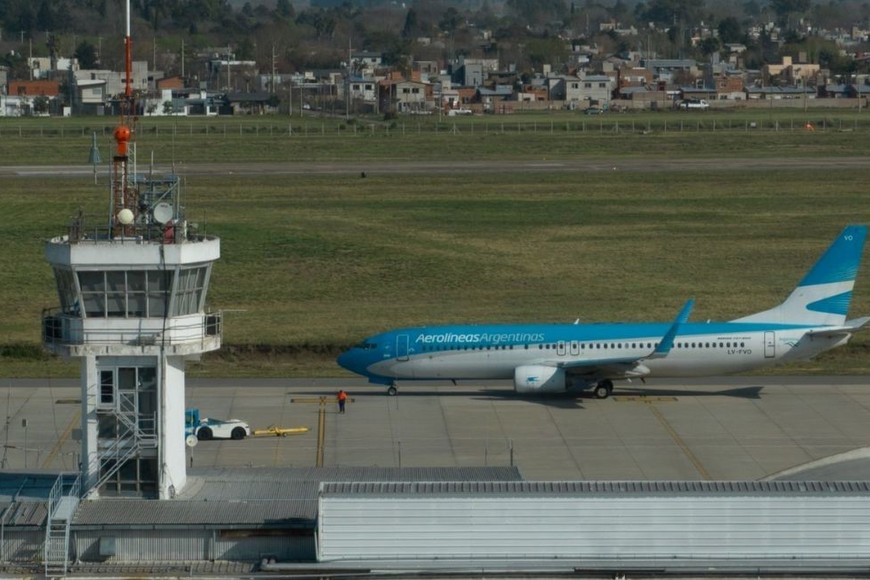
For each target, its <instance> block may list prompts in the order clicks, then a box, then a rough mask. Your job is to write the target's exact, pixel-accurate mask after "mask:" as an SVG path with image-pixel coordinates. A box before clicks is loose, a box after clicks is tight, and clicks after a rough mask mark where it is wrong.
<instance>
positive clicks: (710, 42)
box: [698, 36, 720, 57]
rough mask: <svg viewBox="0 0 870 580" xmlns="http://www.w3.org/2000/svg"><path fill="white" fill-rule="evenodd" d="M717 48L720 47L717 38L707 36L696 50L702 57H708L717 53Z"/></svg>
mask: <svg viewBox="0 0 870 580" xmlns="http://www.w3.org/2000/svg"><path fill="white" fill-rule="evenodd" d="M719 46H720V45H719V39H718V38H714V37H712V36H708V37H707V38H705V39H703V40H702V41H701V43H700V44H699V45H698V48H699V49H700V50H701V53H702V54H703V55H704V56H707V57H709V56H710V55H711V54H713V53H714V52H718V50H719Z"/></svg>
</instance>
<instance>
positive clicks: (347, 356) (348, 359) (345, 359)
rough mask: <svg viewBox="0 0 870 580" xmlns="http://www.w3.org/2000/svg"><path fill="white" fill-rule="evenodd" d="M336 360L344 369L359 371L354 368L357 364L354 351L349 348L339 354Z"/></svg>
mask: <svg viewBox="0 0 870 580" xmlns="http://www.w3.org/2000/svg"><path fill="white" fill-rule="evenodd" d="M335 362H337V363H338V366H340V367H341V368H343V369H347V370H349V371H351V372H357V371H356V369H355V368H354V367H355V366H356V365H355V364H354V357H353V353H352V352H351V351H349V350H346V351H344V352H343V353H341V354H340V355H338V358H337V359H336V360H335Z"/></svg>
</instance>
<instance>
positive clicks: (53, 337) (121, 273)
mask: <svg viewBox="0 0 870 580" xmlns="http://www.w3.org/2000/svg"><path fill="white" fill-rule="evenodd" d="M116 133H117V132H116ZM117 138H118V137H117V135H116V139H117ZM119 158H120V159H119ZM126 158H127V156H126V144H125V147H124V150H123V154H121V146H120V143H119V155H117V156H116V157H115V162H116V165H118V164H122V165H123V167H121V168H120V169H119V170H116V171H115V172H114V173H115V174H116V175H119V176H120V177H119V178H117V179H116V178H113V183H112V203H111V211H110V215H109V220H108V223H105V222H103V223H104V224H105V225H101V224H100V223H99V222H100V221H101V220H93V221H89V220H86V219H85V218H84V217H82V216H81V215H80V216H78V217H76V218H74V219H73V221H72V223H71V225H70V226H69V228H68V231H67V233H66V234H65V235H62V236H59V237H55V238H53V239H51V240H49V241H48V242H47V243H46V246H45V256H46V259H47V260H48V262H49V264H50V265H51V267H52V269H53V271H54V277H55V281H56V284H57V291H58V297H59V299H60V306H58V307H54V308H51V309H49V310H46V311H45V312H44V314H43V321H42V330H43V332H42V339H43V345H44V346H45V347H46V348H47V349H48V350H50V351H52V352H54V353H57V354H59V355H61V356H64V357H77V358H80V359H81V388H82V402H81V405H82V423H81V432H82V461H81V481H82V491H83V495H85V496H90V497H95V496H133V497H152V498H160V499H168V498H172V497H174V496H175V494H176V493H180V492H181V490H182V488H183V487H184V486H185V484H186V482H187V473H186V464H185V439H184V408H185V376H184V366H185V361H186V360H188V359H198V358H199V356H200V355H201V354H202V353H205V352H209V351H213V350H217V349H218V348H220V344H221V314H220V313H219V312H208V311H207V310H206V297H207V293H208V286H209V282H210V278H211V272H212V265H213V264H214V262H215V261H216V260H217V259H218V258H219V257H220V240H219V239H218V238H216V237H213V236H207V235H201V234H199V233H197V231H196V229H195V227H194V226H193V225H192V224H190V223H189V222H188V221H187V220H186V218H185V215H184V207H183V206H182V205H181V203H180V198H181V196H180V189H181V181H180V180H179V179H178V177H177V176H175V175H170V176H165V177H160V178H153V177H151V176H138V177H136V178H128V177H127V174H126ZM121 162H122V163H121Z"/></svg>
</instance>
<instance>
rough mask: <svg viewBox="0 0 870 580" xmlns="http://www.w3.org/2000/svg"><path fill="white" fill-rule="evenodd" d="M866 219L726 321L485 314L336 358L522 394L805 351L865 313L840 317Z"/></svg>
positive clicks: (381, 380) (395, 375)
mask: <svg viewBox="0 0 870 580" xmlns="http://www.w3.org/2000/svg"><path fill="white" fill-rule="evenodd" d="M866 238H867V226H866V225H850V226H847V227H846V228H845V229H843V231H842V232H841V233H840V235H839V236H837V238H836V239H835V240H834V241H833V243H832V244H831V246H830V247H829V248H828V249H827V251H826V252H825V253H824V254H822V256H821V257H820V258H819V259H818V261H817V262H816V263H815V265H814V266H813V267H812V268H811V269H810V270H809V272H807V274H806V275H805V276H804V277H803V279H801V281H800V283H798V285H797V287H796V288H795V289H794V290H793V291H792V293H791V294H790V295H789V296H788V298H786V300H785V302H783V303H782V304H780V305H779V306H776V307H774V308H771V309H768V310H764V311H762V312H758V313H756V314H751V315H749V316H744V317H742V318H738V319H736V320H732V321H729V322H710V321H708V322H688V319H689V315H690V313H691V310H692V307H693V306H694V301H693V300H689V301H688V302H686V304H685V305H684V306H683V308H682V309H681V310H680V312H679V314H678V315H677V316H676V318H675V319H674V320H673V321H671V322H670V323H595V324H580V323H579V321H578V322H574V323H573V324H488V325H450V326H425V327H417V328H401V329H397V330H391V331H388V332H384V333H382V334H377V335H375V336H371V337H369V338H366V339H364V340H363V341H362V342H360V343H359V344H357V345H355V346H353V347H352V348H350V349H349V350H347V351H345V352H343V353H341V354H340V355H339V357H338V360H337V362H338V364H339V365H340V366H341V367H343V368H345V369H347V370H349V371H351V372H354V373H356V374H358V375H362V376H364V377H366V378H368V380H369V382H370V383H374V384H381V385H384V386H386V387H387V394H389V395H395V394H396V393H397V392H398V391H397V387H396V381H397V380H403V381H404V380H449V381H452V382H453V383H454V384H455V383H456V381H458V380H479V379H503V380H504V379H512V380H513V384H514V389H515V390H516V392H517V393H521V394H544V393H556V392H565V391H567V390H569V389H576V390H588V389H591V390H592V393H593V394H594V396H595V397H597V398H599V399H606V398H607V397H609V396H610V395H611V394H612V392H613V381H615V380H626V379H627V380H631V379H634V378H637V379H641V380H643V379H645V378H647V377H661V378H675V377H702V376H714V375H720V374H731V373H740V372H746V371H751V370H754V369H759V368H762V367H767V366H771V365H774V364H780V363H787V362H791V361H797V360H804V359H808V358H811V357H814V356H816V355H818V354H819V353H822V352H824V351H827V350H829V349H832V348H835V347H838V346H842V345H844V344H846V343H847V342H848V341H849V339H850V338H851V336H852V333H853V332H855V331H857V330H859V329H860V328H861V327H863V326H864V325H865V324H866V323H867V322H868V321H870V317H864V318H858V319H854V320H846V314H847V312H848V309H849V303H850V301H851V298H852V289H853V288H854V285H855V277H856V276H857V273H858V266H859V265H860V262H861V257H862V253H863V250H864V242H865V240H866Z"/></svg>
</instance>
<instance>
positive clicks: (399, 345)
mask: <svg viewBox="0 0 870 580" xmlns="http://www.w3.org/2000/svg"><path fill="white" fill-rule="evenodd" d="M396 359H397V360H400V361H402V360H408V335H407V334H400V335H398V336H397V337H396Z"/></svg>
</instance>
